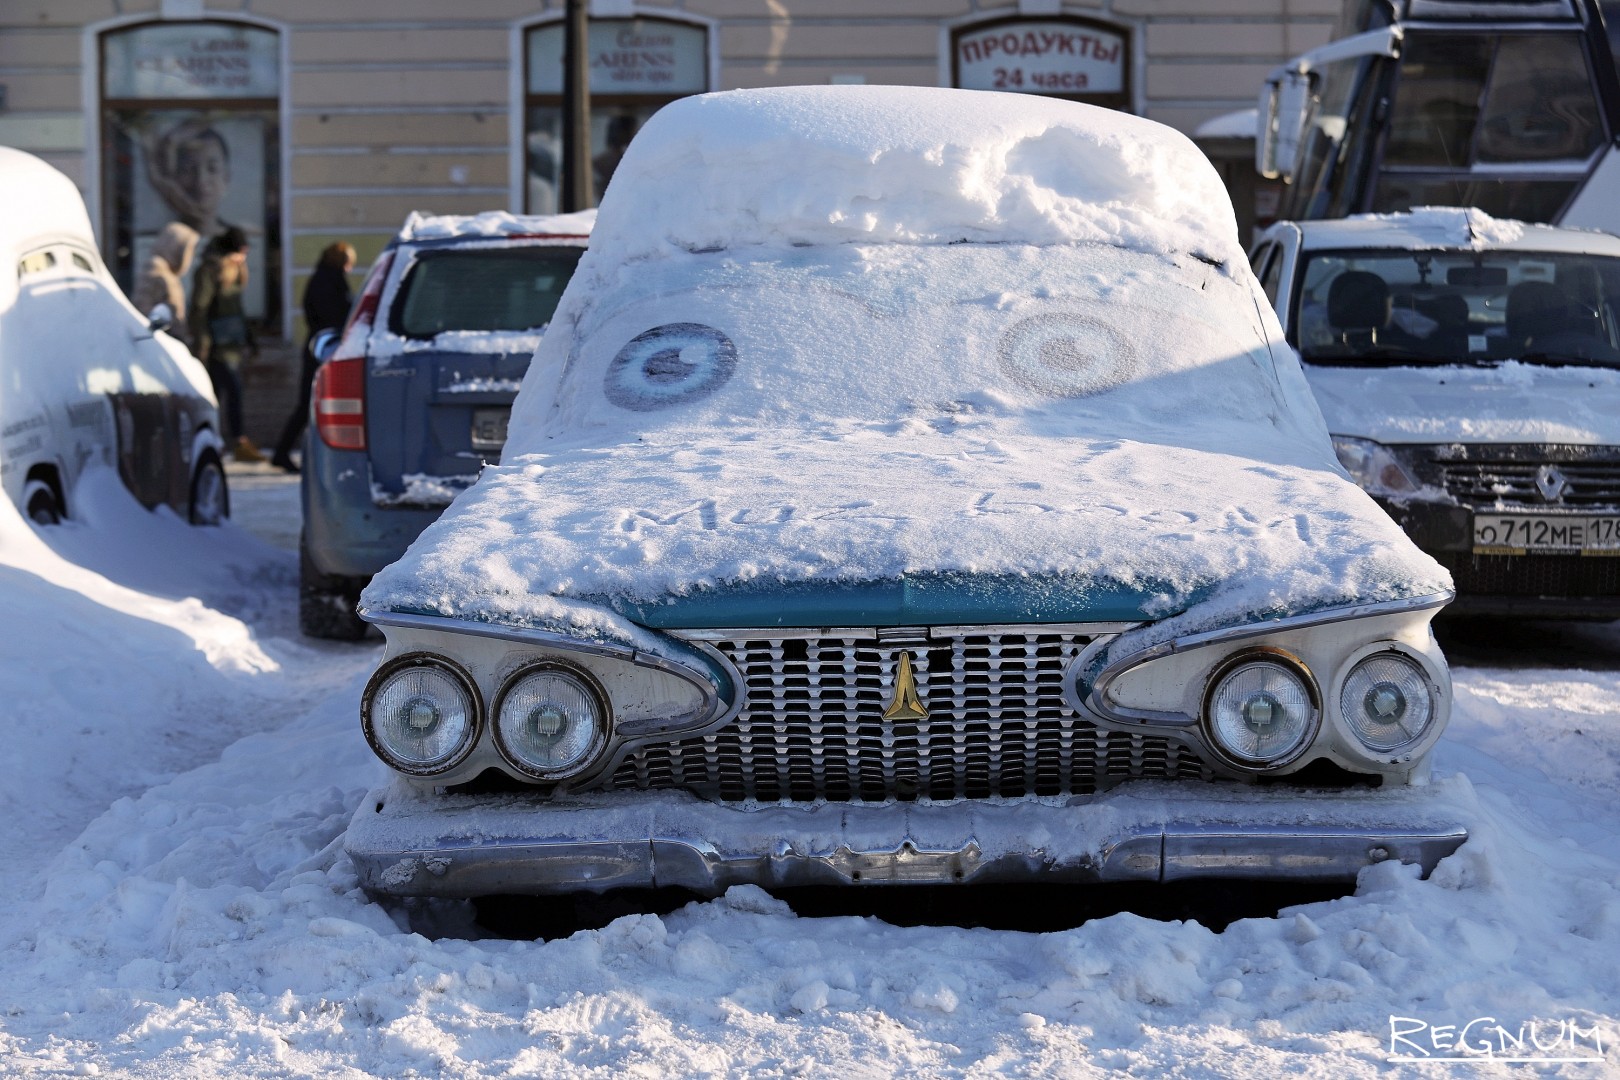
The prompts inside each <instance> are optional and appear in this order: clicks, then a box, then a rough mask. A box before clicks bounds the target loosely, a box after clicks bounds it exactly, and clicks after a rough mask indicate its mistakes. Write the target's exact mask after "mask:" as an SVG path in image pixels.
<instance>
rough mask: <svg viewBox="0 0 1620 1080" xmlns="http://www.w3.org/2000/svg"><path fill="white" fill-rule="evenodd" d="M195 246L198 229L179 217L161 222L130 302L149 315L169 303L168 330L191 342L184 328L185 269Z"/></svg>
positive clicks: (188, 264)
mask: <svg viewBox="0 0 1620 1080" xmlns="http://www.w3.org/2000/svg"><path fill="white" fill-rule="evenodd" d="M196 250H197V230H196V229H193V228H192V227H191V226H190V225H187V224H185V223H184V222H180V221H171V222H169V223H168V224H167V225H165V226H163V231H162V232H160V233H158V235H157V239H156V240H155V241H153V243H152V254H151V255H150V256H149V257H148V258H147V260H146V266H145V267H143V268H142V270H141V272H140V274H139V276H137V277H136V278H135V288H134V291H133V292H131V293H130V297H129V300H130V303H132V304H134V305H135V310H137V311H139V312H140V313H141V314H142V315H151V314H152V309H153V308H155V307H157V306H158V305H159V304H167V305H169V313H170V316H171V318H170V322H169V326H168V327H167V328H166V329H167V330H168V332H169V333H170V334H172V335H174V336H175V337H177V338H179V339H180V340H181V341H184V342H186V344H188V345H189V344H190V343H191V342H190V338H191V335H190V334H189V333H187V330H186V284H185V276H186V272H187V271H189V270H190V269H191V257H192V255H193V254H194V253H195V252H196Z"/></svg>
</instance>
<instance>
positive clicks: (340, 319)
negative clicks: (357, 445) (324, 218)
mask: <svg viewBox="0 0 1620 1080" xmlns="http://www.w3.org/2000/svg"><path fill="white" fill-rule="evenodd" d="M353 269H354V248H352V247H350V246H349V245H348V244H345V243H343V242H342V241H339V242H337V243H335V244H328V245H327V246H326V249H325V250H324V251H322V252H321V257H320V259H319V260H317V261H316V263H315V272H314V273H312V274H311V275H310V276H309V281H308V282H306V283H305V285H304V322H305V324H306V325H307V326H308V327H309V332H308V334H307V335H305V337H304V371H303V377H302V383H301V386H302V389H301V391H300V393H299V396H298V405H297V407H295V408H294V409H293V411H292V415H290V416H288V417H287V422H286V424H284V425H283V426H282V428H281V439H280V441H279V442H277V443H276V452H275V454H274V455H273V456H272V457H271V458H270V462H271V464H273V465H276V466H278V467H280V468H282V469H285V470H287V471H288V472H293V473H295V472H297V471H298V465H297V463H296V462H294V461H293V459H292V451H293V447H295V446H297V445H298V440H299V439H300V438H301V437H302V436H303V434H304V428H305V426H306V425H308V423H309V392H310V386H311V384H312V383H314V381H315V369H316V368H317V367H319V366H320V361H319V360H318V359H316V357H315V353H314V351H313V350H312V349H311V347H310V346H311V345H312V344H313V343H314V341H315V335H316V334H318V333H320V332H321V331H322V330H338V329H341V328H342V327H343V323H344V321H345V320H346V319H348V317H349V306H350V305H351V304H353V303H354V292H353V291H352V290H351V289H350V288H349V271H350V270H353Z"/></svg>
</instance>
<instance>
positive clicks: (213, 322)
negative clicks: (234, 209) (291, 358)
mask: <svg viewBox="0 0 1620 1080" xmlns="http://www.w3.org/2000/svg"><path fill="white" fill-rule="evenodd" d="M247 250H248V241H247V234H246V233H244V232H243V231H242V230H241V229H239V228H237V227H236V226H234V225H232V226H229V227H228V228H226V229H225V231H224V232H222V233H220V234H219V235H218V236H216V237H214V238H213V239H212V240H210V241H209V242H208V247H207V249H206V250H205V251H204V252H203V258H202V262H201V263H200V264H199V265H198V267H197V272H196V274H195V275H193V277H192V279H191V307H190V310H189V315H188V318H187V322H188V323H189V324H190V327H191V340H192V352H194V353H196V354H197V359H199V360H201V361H202V362H203V363H204V364H205V365H206V366H207V368H208V377H209V378H210V379H212V380H213V383H214V395H215V396H216V397H217V398H219V408H220V413H221V426H222V427H223V428H224V429H225V431H224V435H225V443H226V445H227V446H231V447H232V448H233V450H234V453H235V456H236V460H237V461H263V460H264V455H263V454H261V453H260V452H259V448H258V447H256V446H254V445H253V443H252V441H251V440H250V439H249V438H248V437H247V436H246V435H244V434H243V433H242V375H241V368H242V360H243V357H244V356H245V355H246V354H248V353H256V352H257V351H258V345H257V343H256V342H254V340H253V331H252V329H251V328H250V327H249V326H248V322H247V317H246V315H245V314H244V312H243V309H242V290H243V289H244V288H245V287H246V286H247Z"/></svg>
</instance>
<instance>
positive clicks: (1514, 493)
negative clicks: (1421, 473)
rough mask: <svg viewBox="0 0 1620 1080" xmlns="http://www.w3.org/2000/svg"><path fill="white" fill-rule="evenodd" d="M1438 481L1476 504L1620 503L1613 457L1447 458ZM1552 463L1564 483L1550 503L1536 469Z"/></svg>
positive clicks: (1619, 476)
mask: <svg viewBox="0 0 1620 1080" xmlns="http://www.w3.org/2000/svg"><path fill="white" fill-rule="evenodd" d="M1439 465H1440V477H1441V483H1442V484H1443V485H1444V486H1445V489H1446V491H1447V492H1448V493H1449V494H1450V495H1451V496H1452V497H1454V498H1456V499H1458V500H1459V501H1461V502H1464V503H1469V504H1472V505H1475V506H1494V505H1496V504H1497V503H1499V502H1500V503H1513V504H1522V505H1526V506H1538V507H1540V506H1548V505H1554V506H1616V505H1620V462H1612V461H1581V462H1575V461H1446V462H1440V463H1439ZM1546 466H1552V467H1555V468H1556V469H1557V470H1558V472H1559V473H1560V474H1562V476H1563V477H1564V482H1565V484H1566V485H1567V486H1566V487H1565V489H1564V492H1563V495H1562V497H1561V498H1559V499H1557V500H1554V501H1552V502H1551V503H1549V501H1548V500H1547V499H1544V498H1542V495H1541V491H1540V489H1538V488H1537V486H1536V476H1537V474H1538V472H1539V471H1540V470H1541V469H1542V468H1544V467H1546Z"/></svg>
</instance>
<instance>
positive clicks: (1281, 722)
mask: <svg viewBox="0 0 1620 1080" xmlns="http://www.w3.org/2000/svg"><path fill="white" fill-rule="evenodd" d="M1204 716H1205V721H1206V723H1207V725H1208V727H1209V734H1210V738H1211V739H1212V740H1214V742H1215V745H1216V748H1217V749H1219V750H1220V751H1221V752H1222V753H1224V754H1225V755H1226V756H1227V757H1228V758H1230V759H1232V760H1233V761H1234V762H1235V763H1237V764H1239V765H1243V766H1247V767H1250V768H1266V767H1274V766H1277V765H1282V764H1285V763H1287V762H1288V761H1290V760H1292V759H1293V758H1294V757H1296V756H1298V755H1299V753H1300V752H1301V751H1303V750H1304V749H1305V747H1306V746H1307V745H1308V744H1309V743H1310V740H1311V736H1312V735H1313V734H1314V733H1315V731H1316V722H1317V710H1316V701H1315V695H1314V694H1313V693H1312V692H1311V687H1310V684H1309V683H1307V682H1306V680H1305V676H1304V675H1303V674H1302V673H1301V672H1300V671H1299V670H1297V669H1296V668H1295V667H1294V666H1293V665H1291V664H1287V663H1284V662H1283V661H1281V660H1273V659H1269V658H1267V657H1264V656H1256V657H1253V658H1250V659H1243V658H1240V659H1239V660H1238V661H1236V662H1235V663H1233V664H1231V665H1230V666H1229V667H1227V668H1226V669H1225V671H1223V672H1222V673H1221V674H1220V675H1219V677H1218V678H1217V679H1216V681H1215V683H1214V684H1213V685H1212V686H1211V687H1210V691H1209V697H1208V699H1207V702H1206V704H1205V706H1204Z"/></svg>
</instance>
